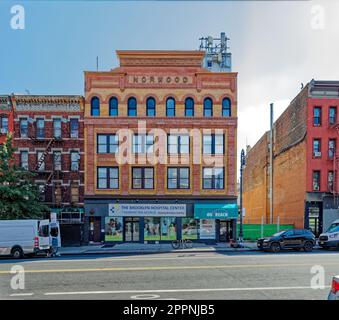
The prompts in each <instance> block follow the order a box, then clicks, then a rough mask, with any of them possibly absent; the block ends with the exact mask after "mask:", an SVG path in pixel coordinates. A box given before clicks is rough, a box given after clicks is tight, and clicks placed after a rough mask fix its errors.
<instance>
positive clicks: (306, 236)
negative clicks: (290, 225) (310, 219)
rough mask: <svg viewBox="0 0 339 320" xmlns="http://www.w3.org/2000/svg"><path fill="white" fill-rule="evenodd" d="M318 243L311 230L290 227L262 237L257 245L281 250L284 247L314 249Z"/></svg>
mask: <svg viewBox="0 0 339 320" xmlns="http://www.w3.org/2000/svg"><path fill="white" fill-rule="evenodd" d="M315 244H316V240H315V236H314V234H313V233H312V232H311V231H310V230H306V229H289V230H284V231H280V232H277V233H275V234H274V235H273V236H271V237H266V238H260V239H258V241H257V246H258V248H259V249H260V250H265V251H272V252H279V251H280V250H282V249H294V250H296V251H299V250H301V249H304V250H305V251H307V252H308V251H312V250H313V247H314V246H315Z"/></svg>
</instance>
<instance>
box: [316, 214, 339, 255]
mask: <svg viewBox="0 0 339 320" xmlns="http://www.w3.org/2000/svg"><path fill="white" fill-rule="evenodd" d="M318 243H319V246H320V247H322V248H323V249H330V248H338V249H339V219H338V220H335V221H334V222H333V223H332V224H331V225H330V227H329V228H328V229H327V231H326V232H325V233H322V234H321V235H320V236H319V241H318Z"/></svg>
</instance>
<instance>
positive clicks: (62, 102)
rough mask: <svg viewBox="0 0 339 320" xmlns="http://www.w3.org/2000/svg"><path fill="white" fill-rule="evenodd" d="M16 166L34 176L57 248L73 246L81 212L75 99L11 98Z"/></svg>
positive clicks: (80, 109)
mask: <svg viewBox="0 0 339 320" xmlns="http://www.w3.org/2000/svg"><path fill="white" fill-rule="evenodd" d="M11 100H12V103H13V110H14V146H15V147H16V148H17V151H16V162H17V164H18V165H20V166H21V167H23V168H25V169H27V170H31V171H33V172H35V173H36V177H35V182H36V183H37V184H38V185H39V188H40V190H41V200H42V201H43V202H45V203H46V204H47V205H48V206H49V207H50V208H51V211H52V212H56V213H57V214H58V219H59V221H60V222H61V224H62V228H61V231H62V238H63V244H64V245H67V244H69V243H79V242H80V238H81V232H82V231H81V229H82V225H83V213H84V209H83V207H84V122H83V114H84V103H83V98H82V97H81V96H33V95H13V96H11Z"/></svg>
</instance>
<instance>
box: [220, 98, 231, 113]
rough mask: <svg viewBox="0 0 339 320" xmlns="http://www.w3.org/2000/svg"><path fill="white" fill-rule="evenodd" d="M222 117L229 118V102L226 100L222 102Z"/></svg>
mask: <svg viewBox="0 0 339 320" xmlns="http://www.w3.org/2000/svg"><path fill="white" fill-rule="evenodd" d="M222 116H223V117H230V116H231V101H230V99H228V98H224V99H223V100H222Z"/></svg>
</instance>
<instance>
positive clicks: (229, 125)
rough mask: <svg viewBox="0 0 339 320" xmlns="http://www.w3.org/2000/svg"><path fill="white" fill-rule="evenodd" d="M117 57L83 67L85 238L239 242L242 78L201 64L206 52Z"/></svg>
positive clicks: (136, 53) (125, 53)
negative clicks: (101, 68)
mask: <svg viewBox="0 0 339 320" xmlns="http://www.w3.org/2000/svg"><path fill="white" fill-rule="evenodd" d="M117 55H118V58H119V60H120V66H119V67H117V68H115V69H113V70H111V71H107V72H85V157H86V158H85V175H86V177H85V210H86V213H87V214H88V215H89V219H88V221H87V222H88V227H86V229H87V228H88V231H89V232H88V240H89V241H91V242H99V241H104V240H105V241H108V242H112V241H137V242H144V241H170V240H174V239H181V238H185V237H186V238H190V239H193V240H198V239H199V240H206V241H208V240H211V241H215V240H218V241H228V240H229V239H230V238H235V237H236V235H235V229H236V228H235V226H236V219H237V205H236V202H237V194H236V136H237V74H236V73H232V72H210V71H208V70H207V69H204V68H202V61H203V57H204V52H201V51H200V52H199V51H117ZM177 129H179V130H182V131H178V132H175V133H173V132H174V131H175V130H177ZM128 130H129V131H128ZM157 130H158V131H159V132H161V133H164V135H160V134H159V135H158V134H157V132H158V131H157ZM173 130H174V131H173ZM204 130H209V131H205V132H204ZM206 132H207V133H206ZM123 145H124V146H125V152H123V154H124V156H126V159H127V158H128V157H131V158H132V159H134V160H135V161H134V162H131V161H130V159H131V158H128V161H125V162H123V161H118V159H117V157H116V154H115V153H116V151H117V150H121V149H120V148H122V146H123ZM157 148H159V149H160V150H159V151H156V150H157ZM195 156H196V157H198V159H194V157H195ZM176 157H177V158H178V159H179V161H174V162H171V159H174V158H176ZM159 158H162V160H161V161H157V160H159ZM156 159H157V160H156ZM154 160H155V161H154ZM209 160H213V161H218V162H217V165H215V164H214V162H213V161H211V162H209ZM86 234H87V232H86Z"/></svg>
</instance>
